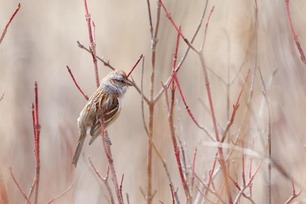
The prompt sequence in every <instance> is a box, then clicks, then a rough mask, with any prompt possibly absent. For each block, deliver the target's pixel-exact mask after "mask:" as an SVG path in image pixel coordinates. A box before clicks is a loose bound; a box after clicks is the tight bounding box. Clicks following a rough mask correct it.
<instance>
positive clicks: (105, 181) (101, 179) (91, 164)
mask: <svg viewBox="0 0 306 204" xmlns="http://www.w3.org/2000/svg"><path fill="white" fill-rule="evenodd" d="M88 161H89V163H90V166H91V168H92V169H93V170H94V172H95V174H96V176H97V177H98V178H99V180H100V181H101V182H103V183H104V184H105V186H106V190H107V192H108V195H109V199H110V202H111V204H114V203H115V200H114V196H113V193H112V190H111V188H110V186H109V183H108V175H109V166H107V171H106V176H105V177H104V178H102V176H101V174H100V173H99V172H98V171H97V169H96V167H95V165H94V164H93V163H92V161H91V159H90V157H88Z"/></svg>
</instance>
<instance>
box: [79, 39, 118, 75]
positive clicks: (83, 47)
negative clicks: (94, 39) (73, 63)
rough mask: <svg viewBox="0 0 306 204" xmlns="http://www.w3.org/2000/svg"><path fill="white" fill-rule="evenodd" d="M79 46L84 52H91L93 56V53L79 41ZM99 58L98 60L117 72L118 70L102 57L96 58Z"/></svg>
mask: <svg viewBox="0 0 306 204" xmlns="http://www.w3.org/2000/svg"><path fill="white" fill-rule="evenodd" d="M77 44H78V47H79V48H81V49H83V50H86V51H87V52H89V53H90V54H91V51H90V50H89V49H87V48H86V47H85V46H84V45H83V44H81V43H80V42H79V41H77ZM96 57H97V60H99V61H100V62H102V63H103V65H104V66H106V67H108V68H110V69H111V70H115V69H116V68H115V67H113V66H112V65H111V64H110V63H109V62H107V61H105V60H103V59H102V58H101V57H99V56H96Z"/></svg>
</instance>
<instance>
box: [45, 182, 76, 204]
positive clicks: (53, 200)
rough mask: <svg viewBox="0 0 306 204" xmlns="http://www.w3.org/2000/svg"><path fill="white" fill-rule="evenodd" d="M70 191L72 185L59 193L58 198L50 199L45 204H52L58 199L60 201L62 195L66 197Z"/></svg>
mask: <svg viewBox="0 0 306 204" xmlns="http://www.w3.org/2000/svg"><path fill="white" fill-rule="evenodd" d="M71 189H72V184H71V185H70V186H69V187H68V188H67V189H66V190H65V191H64V192H62V193H60V194H59V195H58V196H56V197H54V198H52V199H50V200H49V201H48V202H47V204H50V203H53V202H55V201H57V200H58V199H60V198H61V197H63V196H64V195H66V194H67V193H68V192H69V191H70V190H71Z"/></svg>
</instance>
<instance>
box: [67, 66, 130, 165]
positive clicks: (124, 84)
mask: <svg viewBox="0 0 306 204" xmlns="http://www.w3.org/2000/svg"><path fill="white" fill-rule="evenodd" d="M132 85H133V84H132V83H131V82H130V81H129V80H128V79H127V75H126V73H125V72H124V71H123V70H114V71H112V72H110V73H109V74H107V75H106V76H105V77H104V78H103V79H102V80H101V83H100V86H99V87H98V88H97V90H96V91H95V92H94V93H93V94H92V95H91V97H90V98H89V99H88V101H87V103H86V105H85V106H84V108H83V109H82V111H81V112H80V116H79V118H78V120H77V126H78V129H79V135H80V136H79V141H78V145H77V147H76V150H75V153H74V156H73V159H72V164H73V165H74V166H75V167H76V166H77V163H78V160H79V157H80V154H81V152H82V148H83V145H84V142H85V139H86V136H87V131H88V130H89V134H90V136H91V139H90V141H89V145H91V144H92V143H93V142H94V141H95V139H96V138H97V137H98V136H99V135H100V134H101V121H103V123H104V125H103V127H104V130H106V129H107V128H108V127H109V126H110V125H111V124H112V123H113V122H114V121H115V120H116V119H117V118H118V116H119V114H120V110H121V107H122V100H123V97H124V95H125V93H126V91H127V88H128V87H129V86H132ZM102 116H103V119H102Z"/></svg>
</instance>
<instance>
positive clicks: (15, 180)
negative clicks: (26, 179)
mask: <svg viewBox="0 0 306 204" xmlns="http://www.w3.org/2000/svg"><path fill="white" fill-rule="evenodd" d="M10 174H11V177H12V178H13V180H14V183H15V184H16V186H17V188H18V189H19V191H20V193H21V194H22V196H23V197H24V199H25V200H26V201H27V202H28V203H31V201H30V200H29V198H28V197H27V195H26V193H25V192H24V190H23V189H22V188H21V186H20V185H19V183H18V181H17V179H16V178H15V176H14V174H13V171H12V168H11V167H10Z"/></svg>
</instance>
